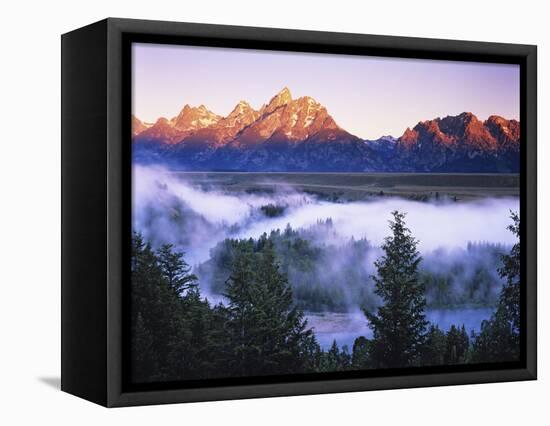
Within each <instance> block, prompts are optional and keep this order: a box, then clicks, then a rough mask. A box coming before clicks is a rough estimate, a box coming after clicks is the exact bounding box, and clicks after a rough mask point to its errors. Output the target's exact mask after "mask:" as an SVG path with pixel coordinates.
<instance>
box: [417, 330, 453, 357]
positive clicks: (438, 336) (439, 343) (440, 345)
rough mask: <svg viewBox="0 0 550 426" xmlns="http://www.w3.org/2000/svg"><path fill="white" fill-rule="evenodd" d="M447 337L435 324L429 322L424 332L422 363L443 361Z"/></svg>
mask: <svg viewBox="0 0 550 426" xmlns="http://www.w3.org/2000/svg"><path fill="white" fill-rule="evenodd" d="M446 350H447V338H446V336H445V333H444V332H443V331H441V330H440V328H439V327H438V326H437V325H433V324H431V325H430V327H429V329H428V332H427V333H426V340H425V341H424V346H423V348H422V361H421V364H422V365H426V366H429V365H442V364H444V363H445V351H446Z"/></svg>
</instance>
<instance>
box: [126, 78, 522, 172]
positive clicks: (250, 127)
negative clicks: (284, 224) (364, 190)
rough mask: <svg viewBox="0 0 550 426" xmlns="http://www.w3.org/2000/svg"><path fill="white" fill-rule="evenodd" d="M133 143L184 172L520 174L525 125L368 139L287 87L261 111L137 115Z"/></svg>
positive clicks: (465, 126)
mask: <svg viewBox="0 0 550 426" xmlns="http://www.w3.org/2000/svg"><path fill="white" fill-rule="evenodd" d="M365 120H368V117H365ZM132 140H133V147H132V153H133V160H134V162H137V163H145V164H151V163H161V164H164V165H166V166H168V167H171V168H174V169H180V170H197V171H199V170H211V171H215V170H223V171H264V172H277V171H281V172H294V171H296V172H297V171H301V172H441V173H450V172H453V173H459V172H460V173H462V172H478V173H481V172H486V173H488V172H492V173H517V172H519V147H520V123H519V122H518V121H517V120H507V119H505V118H502V117H499V116H496V115H493V116H490V117H489V118H488V119H487V120H485V121H481V120H479V119H478V118H477V117H476V116H475V115H473V114H472V113H470V112H464V113H462V114H460V115H457V116H447V117H444V118H435V119H432V120H427V121H421V122H419V123H418V124H416V126H414V127H413V128H412V129H411V128H407V129H406V130H405V132H404V133H403V135H401V136H400V137H398V138H394V137H392V136H383V137H381V138H379V139H376V140H365V139H361V138H359V137H357V136H355V135H352V134H351V133H349V132H347V131H346V130H344V129H343V128H341V127H340V126H338V124H336V122H335V120H334V119H333V118H332V117H331V116H330V114H329V113H328V111H327V109H326V108H325V107H324V106H323V105H321V104H320V103H319V102H317V101H316V100H315V99H313V98H311V97H309V96H304V97H301V98H298V99H293V98H292V96H291V93H290V91H289V90H288V88H284V89H283V90H281V91H280V92H279V93H277V94H276V95H275V96H274V97H273V98H272V99H271V100H270V101H269V102H268V103H267V104H264V105H263V106H262V107H261V108H260V109H259V110H255V109H254V108H252V107H251V106H250V105H249V104H248V103H247V102H245V101H240V102H239V103H238V104H237V105H236V106H235V108H234V109H233V110H232V111H231V113H230V114H229V115H227V116H226V117H222V116H219V115H217V114H215V113H213V112H212V111H209V110H208V109H207V108H206V107H205V106H204V105H201V106H199V107H191V106H189V105H185V106H184V108H183V109H182V110H181V112H180V113H179V114H178V115H177V116H175V117H173V118H171V119H167V118H164V117H162V118H159V119H158V120H157V121H156V122H155V123H144V122H142V121H141V120H139V119H138V118H137V117H135V116H132Z"/></svg>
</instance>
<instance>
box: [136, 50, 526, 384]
mask: <svg viewBox="0 0 550 426" xmlns="http://www.w3.org/2000/svg"><path fill="white" fill-rule="evenodd" d="M519 74H520V71H519V66H518V65H509V64H496V63H475V62H453V61H438V60H427V59H407V58H385V57H368V56H351V55H350V56H347V55H333V54H318V53H315V54H313V53H301V52H282V51H261V50H247V49H230V48H219V47H200V46H183V45H162V44H150V43H134V44H133V45H132V127H131V132H132V238H131V247H132V251H131V265H130V267H131V286H130V295H129V298H130V303H129V306H130V316H131V318H130V331H129V334H130V339H129V341H130V350H129V351H130V357H131V360H130V361H131V362H130V364H131V381H132V382H133V383H164V382H182V381H202V380H208V379H223V378H243V377H245V378H246V377H267V376H277V377H280V376H285V377H286V376H288V375H297V374H300V375H303V374H318V373H321V374H322V373H334V372H340V373H344V374H345V373H346V372H348V371H369V372H371V373H372V372H374V373H372V374H375V373H376V372H377V371H382V370H387V369H395V370H396V371H398V370H399V369H404V368H416V367H437V366H455V365H476V364H487V363H508V362H514V361H518V360H519V359H520V279H519V275H520V273H519V270H520V241H519V227H520V217H519V205H520V202H519V196H520V185H519V171H520V170H519V168H520V150H521V135H520V123H519V117H520V111H519V109H520V75H519ZM128 131H129V132H130V129H128Z"/></svg>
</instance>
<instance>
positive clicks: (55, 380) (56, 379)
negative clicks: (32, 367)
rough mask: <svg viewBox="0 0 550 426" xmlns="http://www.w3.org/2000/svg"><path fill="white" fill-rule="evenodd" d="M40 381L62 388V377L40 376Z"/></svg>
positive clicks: (58, 388)
mask: <svg viewBox="0 0 550 426" xmlns="http://www.w3.org/2000/svg"><path fill="white" fill-rule="evenodd" d="M38 381H39V382H42V383H44V384H45V385H48V386H49V387H51V388H54V389H57V390H60V389H61V377H39V378H38Z"/></svg>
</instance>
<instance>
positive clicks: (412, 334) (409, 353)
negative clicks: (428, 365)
mask: <svg viewBox="0 0 550 426" xmlns="http://www.w3.org/2000/svg"><path fill="white" fill-rule="evenodd" d="M392 215H393V218H394V220H393V221H390V229H391V231H392V235H391V236H389V237H387V238H386V239H385V242H384V244H383V245H382V249H383V251H384V255H383V256H382V257H381V258H380V259H378V260H377V261H376V262H375V264H374V265H375V267H376V269H377V272H378V273H377V275H376V276H373V280H374V282H375V293H376V294H377V295H378V296H380V298H381V299H382V302H383V304H382V306H380V307H379V308H378V310H377V312H376V313H372V312H370V311H369V310H367V309H364V313H365V316H366V317H367V319H368V321H369V323H370V326H371V328H372V330H373V339H372V342H371V353H370V358H371V360H372V362H373V365H374V367H375V368H390V367H407V366H412V365H415V364H416V363H418V362H419V361H420V354H421V349H422V345H423V343H424V339H425V334H426V326H427V324H428V322H427V321H426V318H425V315H424V308H425V306H426V300H425V297H424V286H423V285H422V283H421V282H420V280H419V277H418V264H419V263H420V261H421V257H420V255H419V253H418V251H417V248H416V247H417V244H418V242H417V240H416V239H415V238H414V237H413V236H412V235H411V231H410V230H409V229H408V228H407V227H406V225H405V221H404V219H405V215H404V214H403V213H399V212H398V211H394V212H392Z"/></svg>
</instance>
